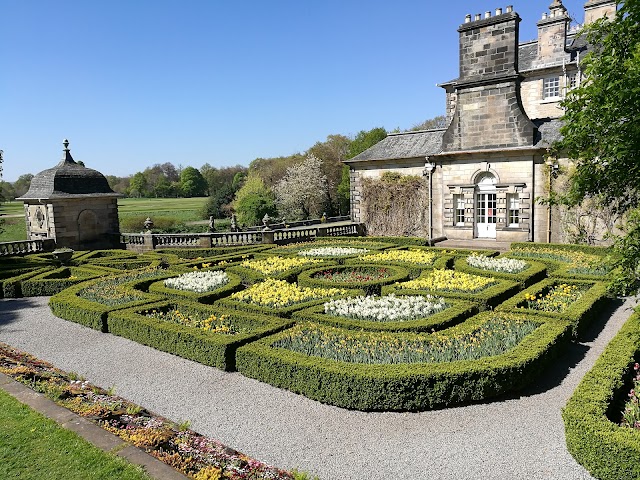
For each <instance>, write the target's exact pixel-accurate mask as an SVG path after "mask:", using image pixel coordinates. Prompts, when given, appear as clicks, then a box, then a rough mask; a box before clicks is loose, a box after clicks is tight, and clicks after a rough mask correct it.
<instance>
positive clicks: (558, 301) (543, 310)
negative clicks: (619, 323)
mask: <svg viewBox="0 0 640 480" xmlns="http://www.w3.org/2000/svg"><path fill="white" fill-rule="evenodd" d="M606 298H607V289H606V285H605V284H603V283H601V282H593V281H591V282H589V281H581V280H572V281H570V282H569V281H567V280H561V279H555V278H548V279H545V280H542V281H541V282H538V283H536V284H534V285H532V286H530V287H529V288H527V289H526V290H524V291H523V292H522V293H521V294H520V295H516V296H514V297H512V298H510V299H508V300H506V301H505V302H504V303H502V305H499V306H498V307H497V308H496V310H501V311H528V312H530V313H532V314H535V313H537V314H538V315H545V316H550V317H554V318H559V319H565V320H567V321H569V322H571V324H572V325H573V329H574V335H578V334H580V333H581V332H582V331H583V330H584V329H585V328H586V327H587V326H588V325H589V324H590V322H591V321H592V320H593V319H594V318H597V314H598V313H599V311H600V310H601V308H602V307H603V305H604V304H605V301H606Z"/></svg>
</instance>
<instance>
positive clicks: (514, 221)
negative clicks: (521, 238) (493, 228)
mask: <svg viewBox="0 0 640 480" xmlns="http://www.w3.org/2000/svg"><path fill="white" fill-rule="evenodd" d="M507 224H508V225H509V226H510V227H518V226H519V225H520V196H519V195H518V194H517V193H510V194H508V195H507Z"/></svg>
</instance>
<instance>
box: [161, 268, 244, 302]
mask: <svg viewBox="0 0 640 480" xmlns="http://www.w3.org/2000/svg"><path fill="white" fill-rule="evenodd" d="M213 272H214V271H211V270H198V271H193V272H188V273H184V274H182V275H181V276H183V275H189V276H190V277H191V278H195V277H198V276H201V275H204V276H205V277H206V276H209V274H210V273H213ZM221 273H224V276H225V277H226V279H227V281H226V283H224V284H223V285H222V286H218V287H217V288H213V289H212V290H205V291H203V292H202V293H199V292H195V291H190V290H181V289H176V288H172V287H169V286H167V285H166V282H167V281H168V280H171V279H172V278H179V277H172V278H167V279H165V280H157V281H155V282H153V283H152V284H151V285H149V293H153V294H156V295H162V296H164V297H169V298H175V299H182V300H189V301H192V302H199V303H206V304H211V303H213V302H215V301H216V300H218V299H220V298H224V297H227V296H229V295H231V294H232V293H233V292H237V291H238V290H240V289H241V288H242V282H241V279H240V277H239V276H237V275H235V274H233V273H230V272H221ZM218 276H221V275H219V274H215V275H214V278H218ZM187 278H189V277H187ZM211 286H212V285H211Z"/></svg>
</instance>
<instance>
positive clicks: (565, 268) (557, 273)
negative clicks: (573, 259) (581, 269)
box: [549, 264, 615, 282]
mask: <svg viewBox="0 0 640 480" xmlns="http://www.w3.org/2000/svg"><path fill="white" fill-rule="evenodd" d="M572 268H575V266H574V265H566V264H565V265H562V266H561V267H560V268H558V269H557V270H554V271H553V272H551V273H550V274H549V276H550V277H560V278H571V279H575V280H591V281H595V282H608V281H610V280H612V279H613V276H614V274H615V270H610V271H609V272H608V273H607V274H606V275H592V274H588V273H571V272H569V270H571V269H572Z"/></svg>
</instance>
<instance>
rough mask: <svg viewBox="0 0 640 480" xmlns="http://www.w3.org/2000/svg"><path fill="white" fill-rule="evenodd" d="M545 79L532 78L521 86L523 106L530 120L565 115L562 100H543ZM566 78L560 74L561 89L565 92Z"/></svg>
mask: <svg viewBox="0 0 640 480" xmlns="http://www.w3.org/2000/svg"><path fill="white" fill-rule="evenodd" d="M543 78H544V77H530V78H526V79H524V80H523V82H522V83H521V84H520V92H521V96H522V105H523V107H524V110H525V112H526V113H527V115H528V116H529V118H558V117H561V116H562V115H563V114H564V111H563V110H562V107H560V100H544V99H543V98H542V81H543ZM564 81H565V78H564V76H562V75H561V74H560V88H561V90H562V91H564Z"/></svg>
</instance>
